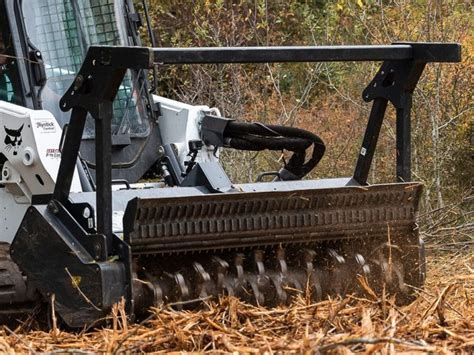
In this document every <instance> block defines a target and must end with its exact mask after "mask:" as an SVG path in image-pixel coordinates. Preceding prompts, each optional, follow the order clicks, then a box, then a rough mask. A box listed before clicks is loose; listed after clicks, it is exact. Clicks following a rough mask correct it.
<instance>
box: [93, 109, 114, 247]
mask: <svg viewBox="0 0 474 355" xmlns="http://www.w3.org/2000/svg"><path fill="white" fill-rule="evenodd" d="M112 111H113V104H112V101H108V100H103V101H102V102H100V103H99V109H98V117H94V118H95V139H96V145H95V159H96V206H97V232H98V233H100V234H103V235H105V237H106V240H107V249H108V251H110V250H111V249H112V245H111V241H112V128H111V119H112V115H113V112H112Z"/></svg>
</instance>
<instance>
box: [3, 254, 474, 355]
mask: <svg viewBox="0 0 474 355" xmlns="http://www.w3.org/2000/svg"><path fill="white" fill-rule="evenodd" d="M472 254H473V253H472V249H470V251H469V252H467V253H466V252H463V253H460V254H456V253H455V252H450V253H444V254H443V255H431V256H430V258H429V265H428V266H429V275H428V280H427V287H426V288H425V289H424V290H420V291H419V297H418V299H417V300H416V301H415V302H413V303H412V304H410V305H408V306H405V307H397V306H396V305H395V304H394V300H393V299H391V298H390V297H384V296H383V295H381V296H379V297H377V296H376V295H375V294H373V292H371V290H370V288H367V297H366V298H355V297H351V296H349V297H346V298H344V299H334V300H326V301H323V302H319V303H316V304H311V303H309V302H307V301H306V299H305V298H304V297H300V298H299V299H297V300H296V301H295V303H294V304H293V305H292V306H291V307H288V308H277V309H265V308H258V307H254V306H250V305H247V304H243V303H241V302H240V301H238V300H237V299H234V298H223V299H221V300H220V301H219V302H216V303H209V304H207V305H206V306H205V307H204V308H203V309H201V310H199V311H193V312H190V311H189V312H188V311H181V312H178V311H174V310H172V309H170V308H161V309H156V310H154V313H153V315H152V316H150V317H149V318H148V319H147V320H146V321H144V322H142V323H141V324H131V323H129V322H128V321H127V318H126V315H125V313H124V311H123V307H121V306H120V305H118V306H117V307H116V308H115V309H114V312H113V314H112V315H111V316H110V321H109V326H108V327H107V328H101V329H95V330H90V329H88V330H84V331H82V332H76V333H72V332H65V331H62V330H60V329H58V328H54V327H53V329H52V330H51V331H49V332H43V331H34V330H31V329H28V330H27V329H25V328H24V327H23V328H22V327H19V328H17V329H14V330H12V329H9V328H7V327H3V328H2V329H1V330H0V352H2V353H13V352H22V353H25V352H26V353H35V352H74V353H97V352H106V353H122V352H128V353H132V352H133V353H135V352H150V351H203V350H210V351H224V352H246V353H247V352H248V353H250V352H251V353H253V352H267V353H272V352H283V351H284V352H288V351H293V352H297V353H300V352H303V351H313V352H320V353H328V352H329V353H350V352H368V353H371V352H380V351H383V352H394V351H409V352H417V351H419V352H436V353H438V352H439V353H449V352H466V353H472V352H473V351H474V319H473V316H474V269H473V265H474V256H473V255H472Z"/></svg>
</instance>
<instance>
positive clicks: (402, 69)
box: [354, 60, 426, 185]
mask: <svg viewBox="0 0 474 355" xmlns="http://www.w3.org/2000/svg"><path fill="white" fill-rule="evenodd" d="M425 65H426V62H421V61H415V60H403V61H387V62H384V63H383V64H382V66H381V68H380V69H379V71H378V72H377V74H376V75H375V77H374V79H372V81H371V82H370V84H369V85H368V86H367V88H366V89H365V90H364V91H363V93H362V98H363V100H364V101H366V102H370V101H374V103H373V106H372V110H371V112H370V116H369V121H368V124H367V129H366V131H365V136H364V140H363V143H362V147H361V149H360V152H359V157H358V160H357V165H356V169H355V172H354V179H355V180H357V181H358V182H359V183H360V184H362V185H365V184H366V183H367V178H368V174H369V170H370V166H371V164H372V160H373V156H374V153H375V148H376V145H377V141H378V136H379V134H380V129H381V127H382V122H383V119H384V116H385V111H386V108H387V103H388V102H391V103H392V104H393V106H394V107H395V109H396V112H397V133H396V136H397V138H396V140H397V142H396V149H397V167H396V176H397V181H399V182H401V181H405V182H408V181H410V180H411V122H410V111H411V106H412V95H413V90H414V89H415V87H416V84H417V83H418V80H419V79H420V76H421V74H422V72H423V69H424V68H425Z"/></svg>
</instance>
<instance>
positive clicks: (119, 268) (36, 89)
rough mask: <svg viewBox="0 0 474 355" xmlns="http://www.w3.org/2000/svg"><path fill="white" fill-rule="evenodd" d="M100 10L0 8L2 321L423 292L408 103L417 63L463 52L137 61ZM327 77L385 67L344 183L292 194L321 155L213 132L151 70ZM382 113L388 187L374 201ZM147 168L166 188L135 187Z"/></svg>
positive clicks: (269, 132)
mask: <svg viewBox="0 0 474 355" xmlns="http://www.w3.org/2000/svg"><path fill="white" fill-rule="evenodd" d="M24 3H26V2H24ZM100 3H101V2H100V1H84V2H77V3H76V2H75V1H71V2H58V1H52V0H48V1H46V0H41V1H35V2H29V3H28V6H25V5H24V4H23V6H20V5H21V2H18V1H8V0H3V1H0V7H2V8H1V9H0V19H1V21H0V25H1V26H2V28H1V30H2V32H3V41H4V45H3V46H2V48H3V49H2V52H1V53H0V59H1V58H2V55H3V58H7V59H8V60H5V61H4V63H3V66H2V67H1V68H2V69H1V72H0V78H1V80H0V98H1V100H2V101H0V130H1V131H2V133H1V134H3V136H1V137H0V138H1V140H0V165H1V171H2V175H1V180H0V184H1V185H0V186H1V188H0V220H1V223H2V227H1V228H0V242H2V244H1V248H0V314H2V315H3V316H10V317H17V316H18V314H22V313H28V312H30V311H31V310H32V309H33V308H34V307H35V306H36V305H38V304H47V303H51V302H54V309H55V311H56V312H57V314H58V315H59V316H60V317H61V318H62V319H63V320H64V322H65V323H66V324H67V325H68V326H71V327H81V326H83V325H85V324H90V323H92V322H95V321H97V320H98V319H102V318H103V317H105V316H106V315H107V314H108V313H109V312H110V311H111V307H112V306H113V305H114V304H115V303H117V302H119V301H120V300H122V299H123V300H124V301H125V307H126V310H127V312H128V314H129V315H130V317H131V318H134V317H137V316H138V317H139V316H141V315H144V314H146V312H147V311H148V309H149V308H150V307H151V306H157V305H160V304H162V303H172V304H173V305H174V306H175V307H178V308H183V307H184V308H188V307H189V308H190V307H195V306H196V305H198V304H199V303H200V301H202V300H209V299H211V298H215V297H217V296H218V295H232V296H237V297H239V298H242V299H244V300H245V301H248V302H251V303H254V304H258V305H262V306H277V305H284V304H288V303H289V302H290V301H291V299H292V298H293V297H294V296H295V295H297V294H298V293H304V292H308V293H309V295H310V296H311V297H312V299H313V300H314V301H317V300H321V299H323V298H325V297H328V296H333V295H337V294H347V293H360V292H362V290H363V288H362V287H361V286H360V283H366V284H367V285H369V287H371V288H373V289H374V290H375V291H381V290H383V289H385V291H386V292H389V293H391V294H393V295H396V297H397V299H398V300H399V301H400V302H407V301H409V300H410V299H411V297H412V295H413V292H414V290H415V289H417V288H419V287H421V286H422V285H423V281H424V277H425V266H424V254H423V245H422V242H421V241H420V239H419V235H418V228H417V224H416V213H417V208H418V202H419V199H420V194H421V190H422V186H421V184H420V183H416V182H410V181H411V176H410V109H411V102H412V93H413V91H414V89H415V86H416V84H417V82H418V80H419V78H420V76H421V74H422V71H423V69H424V67H425V65H426V64H427V63H429V62H458V61H460V46H459V45H457V44H440V43H395V44H392V45H386V46H384V45H378V46H370V45H364V46H321V47H317V46H316V47H242V48H146V47H140V46H139V44H140V42H139V39H138V37H137V28H136V27H137V24H138V22H139V17H138V16H137V15H136V13H135V12H134V11H133V6H132V5H131V2H129V1H125V0H124V1H116V3H115V6H113V5H111V3H110V1H109V2H107V4H105V2H104V4H105V5H100ZM94 4H95V5H94ZM21 10H23V14H22V12H21ZM89 10H90V11H89ZM101 11H102V12H101ZM106 12H107V14H108V15H107V16H105V15H104V14H105V13H106ZM97 13H99V15H97ZM88 16H89V17H88ZM23 19H25V21H24V22H23ZM107 19H108V20H107ZM124 19H125V21H124ZM106 20H107V21H109V22H110V23H109V25H110V26H109V28H110V29H111V30H110V31H114V30H115V31H116V32H117V33H115V32H114V33H113V35H112V36H111V37H110V36H109V34H108V33H107V34H105V35H103V36H102V34H101V33H99V32H100V31H102V30H104V29H106V28H107V26H105V25H104V24H103V23H100V24H99V23H98V21H106ZM94 21H95V22H94ZM91 23H92V24H94V23H95V24H96V26H97V27H93V26H92V27H91ZM124 23H125V24H124ZM64 24H67V26H68V27H67V31H65V32H64V31H63V30H64ZM119 24H120V25H119ZM61 26H62V27H61ZM121 26H122V27H121ZM123 26H125V28H126V29H127V31H124V30H123ZM48 29H52V31H51V32H48ZM54 29H56V32H55V31H54ZM63 32H64V33H63ZM58 33H59V34H60V35H58V36H57V34H58ZM27 34H28V36H29V37H28V38H27V37H26V35H27ZM56 36H57V37H56ZM114 36H115V37H114ZM63 37H64V38H66V39H67V40H66V39H64V40H63ZM110 38H112V39H111V40H110ZM117 38H119V39H117ZM91 44H92V45H91ZM89 45H90V46H89ZM36 46H37V47H36ZM82 55H84V57H83V58H84V59H83V61H82V60H81V61H80V62H82V65H81V64H80V62H78V61H77V56H79V57H81V56H82ZM25 58H27V59H25ZM322 61H324V62H333V61H380V62H383V63H382V65H381V67H380V69H379V71H378V72H377V73H376V75H375V77H374V78H373V80H372V81H371V82H370V83H369V85H368V86H367V88H366V89H365V90H364V92H363V94H362V98H363V100H364V101H366V102H372V109H371V111H370V115H369V118H368V124H367V130H366V132H365V136H364V137H363V141H362V146H361V149H360V153H359V155H358V157H357V163H356V167H355V171H354V175H353V176H351V177H346V178H331V179H322V180H302V178H303V177H304V176H305V175H307V174H308V173H309V172H310V171H311V170H313V169H314V168H315V167H316V166H317V164H318V162H319V161H320V160H321V158H322V157H323V154H324V151H325V146H324V143H323V141H322V140H321V138H319V137H318V136H317V135H315V134H313V133H310V132H308V131H305V130H302V129H298V128H292V127H285V126H276V125H267V124H263V123H248V122H239V121H236V120H233V119H228V118H224V117H221V115H220V113H219V110H218V109H215V108H209V107H207V106H192V105H188V104H185V103H181V102H177V101H173V100H170V99H166V98H163V97H159V96H156V95H151V94H150V93H149V92H150V90H149V86H150V85H149V84H148V82H147V70H150V69H153V68H154V67H155V65H170V64H174V65H180V64H189V65H196V64H213V63H274V62H322ZM67 87H69V88H67ZM2 90H3V91H2ZM64 92H65V93H64ZM58 94H61V95H62V94H64V95H63V96H62V98H61V99H60V100H59V97H58ZM389 102H390V103H392V104H393V105H394V107H395V108H396V125H397V130H396V149H397V166H396V179H397V182H395V183H387V184H380V185H370V184H368V182H367V179H368V173H369V169H370V166H371V162H372V158H373V156H374V152H375V148H376V144H377V139H378V135H379V132H380V129H381V126H382V122H383V119H384V113H385V111H386V108H387V105H388V103H389ZM58 107H59V108H60V109H61V111H59V110H58V109H57V108H58ZM250 119H251V120H252V121H253V119H254V118H251V117H249V120H250ZM222 147H226V148H233V149H240V150H255V151H260V150H265V149H270V150H279V151H281V150H286V151H289V152H292V153H293V155H292V156H291V158H290V159H289V160H288V162H287V163H286V164H285V165H284V166H283V167H282V168H281V170H279V171H277V172H272V173H266V175H270V178H273V179H274V180H273V181H272V182H257V183H247V184H234V183H232V182H231V181H230V180H229V178H228V176H227V175H226V173H225V172H224V169H223V168H222V167H221V165H220V163H219V160H218V154H216V152H217V151H218V149H219V148H222ZM307 152H308V154H307ZM150 169H152V170H154V171H155V172H156V173H158V175H159V176H161V178H162V179H161V182H158V183H147V184H143V183H141V184H140V183H139V180H140V179H141V178H142V177H143V176H144V174H145V173H146V172H147V171H149V170H150Z"/></svg>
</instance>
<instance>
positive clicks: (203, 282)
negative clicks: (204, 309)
mask: <svg viewBox="0 0 474 355" xmlns="http://www.w3.org/2000/svg"><path fill="white" fill-rule="evenodd" d="M193 268H194V271H195V272H196V281H197V285H196V295H197V297H198V298H201V299H204V298H207V297H209V295H211V294H212V285H211V277H210V276H209V273H208V272H207V271H206V270H204V267H203V266H202V265H201V264H200V263H197V262H195V263H193Z"/></svg>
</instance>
